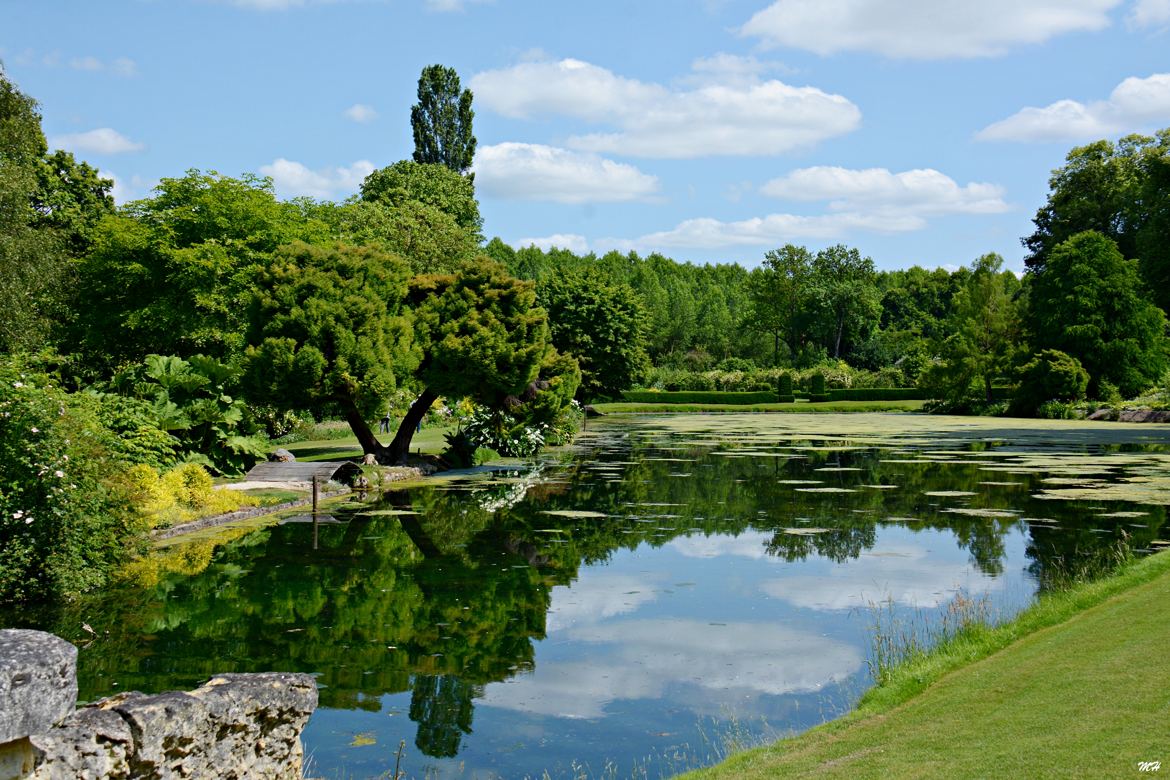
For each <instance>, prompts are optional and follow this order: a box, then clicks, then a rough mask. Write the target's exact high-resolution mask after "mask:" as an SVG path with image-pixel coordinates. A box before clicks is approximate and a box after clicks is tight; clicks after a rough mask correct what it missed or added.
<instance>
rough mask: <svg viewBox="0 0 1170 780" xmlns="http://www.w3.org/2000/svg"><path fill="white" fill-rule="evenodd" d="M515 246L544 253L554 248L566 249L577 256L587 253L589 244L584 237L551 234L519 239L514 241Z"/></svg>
mask: <svg viewBox="0 0 1170 780" xmlns="http://www.w3.org/2000/svg"><path fill="white" fill-rule="evenodd" d="M516 246H517V247H525V246H534V247H536V248H537V249H543V250H545V251H546V252H547V251H548V250H550V249H552V248H553V247H556V248H557V249H568V250H569V251H570V252H573V253H574V254H578V255H584V254H588V253H589V242H588V241H587V240H586V239H585V236H582V235H579V234H577V233H553V234H552V235H551V236H543V237H540V238H521V239H517V240H516Z"/></svg>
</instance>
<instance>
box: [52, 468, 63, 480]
mask: <svg viewBox="0 0 1170 780" xmlns="http://www.w3.org/2000/svg"><path fill="white" fill-rule="evenodd" d="M53 475H54V476H55V477H57V479H64V478H65V472H64V471H62V470H61V469H57V470H56V471H54V472H53Z"/></svg>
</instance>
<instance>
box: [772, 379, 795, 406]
mask: <svg viewBox="0 0 1170 780" xmlns="http://www.w3.org/2000/svg"><path fill="white" fill-rule="evenodd" d="M776 394H777V396H778V398H777V400H778V401H779V402H780V403H782V404H790V403H792V402H793V401H795V400H796V396H794V395H793V394H792V374H789V373H783V374H781V375H780V378H779V379H777V380H776Z"/></svg>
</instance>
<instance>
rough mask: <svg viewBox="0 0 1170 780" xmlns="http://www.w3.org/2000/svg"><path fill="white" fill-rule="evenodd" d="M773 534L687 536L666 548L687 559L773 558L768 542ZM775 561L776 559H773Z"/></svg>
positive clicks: (750, 532) (672, 542) (756, 532)
mask: <svg viewBox="0 0 1170 780" xmlns="http://www.w3.org/2000/svg"><path fill="white" fill-rule="evenodd" d="M771 540H772V534H770V533H762V532H760V531H745V532H744V533H742V534H740V535H739V536H725V535H717V536H699V535H697V534H696V535H694V536H687V537H683V538H681V539H675V540H673V541H671V542H670V543H669V544H667V545H666V546H667V547H669V548H670V549H672V550H674V551H675V552H677V553H678V554H679V555H682V556H685V557H687V558H720V557H722V556H725V555H735V556H739V557H741V558H756V559H759V558H771V557H772V556H770V555H768V550H767V547H768V542H770V541H771ZM773 560H774V559H773Z"/></svg>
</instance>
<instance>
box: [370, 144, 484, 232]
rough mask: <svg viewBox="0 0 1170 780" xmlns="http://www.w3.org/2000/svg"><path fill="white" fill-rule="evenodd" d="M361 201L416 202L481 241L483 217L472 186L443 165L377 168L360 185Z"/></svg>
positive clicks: (405, 162)
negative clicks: (451, 221)
mask: <svg viewBox="0 0 1170 780" xmlns="http://www.w3.org/2000/svg"><path fill="white" fill-rule="evenodd" d="M362 200H365V201H371V202H374V203H384V204H386V205H389V206H401V205H403V204H404V203H408V202H410V201H417V202H419V203H423V204H426V205H427V206H432V207H434V208H436V209H438V210H439V211H442V212H443V213H445V214H448V215H450V216H451V217H452V218H453V219H454V220H455V223H456V224H457V225H459V227H461V228H463V229H464V230H467V231H469V232H470V234H471V235H472V236H474V237H475V239H476V241H477V242H478V241H479V240H480V231H481V230H482V229H483V218H482V217H481V216H480V215H479V203H478V202H477V201H476V200H475V185H473V184H472V182H471V180H470V179H468V178H467V177H465V176H460V175H459V174H458V173H456V172H454V171H452V170H451V169H450V168H448V167H446V166H445V165H441V164H439V163H420V162H414V161H411V160H402V161H400V162H396V163H394V164H393V165H388V166H386V167H385V168H380V169H378V170H376V171H374V172H373V173H371V174H370V175H369V176H367V177H366V179H365V181H363V182H362Z"/></svg>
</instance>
